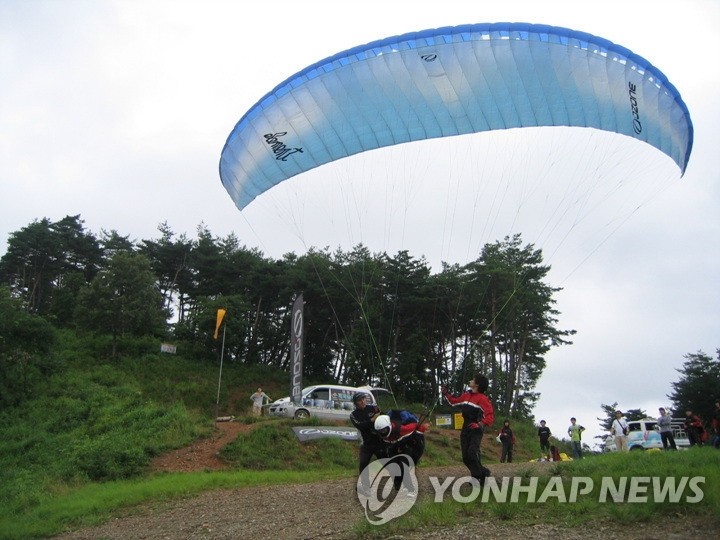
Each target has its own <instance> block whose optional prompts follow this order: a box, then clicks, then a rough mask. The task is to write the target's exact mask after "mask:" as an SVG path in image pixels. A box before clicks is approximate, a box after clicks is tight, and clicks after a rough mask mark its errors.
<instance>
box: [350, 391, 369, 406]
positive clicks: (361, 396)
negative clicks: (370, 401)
mask: <svg viewBox="0 0 720 540" xmlns="http://www.w3.org/2000/svg"><path fill="white" fill-rule="evenodd" d="M366 397H368V395H367V394H366V393H365V392H355V394H353V403H354V404H355V405H357V402H358V401H360V400H361V399H365V398H366Z"/></svg>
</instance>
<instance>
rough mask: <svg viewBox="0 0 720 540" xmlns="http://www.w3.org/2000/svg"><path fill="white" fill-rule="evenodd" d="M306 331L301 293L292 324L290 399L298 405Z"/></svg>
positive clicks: (293, 310)
mask: <svg viewBox="0 0 720 540" xmlns="http://www.w3.org/2000/svg"><path fill="white" fill-rule="evenodd" d="M304 333H305V320H304V317H303V295H302V293H300V295H298V297H297V298H296V299H295V303H294V304H293V308H292V321H291V326H290V401H292V402H293V403H295V404H298V405H299V404H300V398H301V393H302V371H303V339H304V337H305V336H304Z"/></svg>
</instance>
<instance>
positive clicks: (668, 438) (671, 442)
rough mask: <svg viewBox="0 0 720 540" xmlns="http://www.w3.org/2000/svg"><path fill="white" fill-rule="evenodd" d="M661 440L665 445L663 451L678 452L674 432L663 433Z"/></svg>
mask: <svg viewBox="0 0 720 540" xmlns="http://www.w3.org/2000/svg"><path fill="white" fill-rule="evenodd" d="M660 440H661V441H662V443H663V449H665V450H677V447H676V446H675V437H673V434H672V431H661V432H660Z"/></svg>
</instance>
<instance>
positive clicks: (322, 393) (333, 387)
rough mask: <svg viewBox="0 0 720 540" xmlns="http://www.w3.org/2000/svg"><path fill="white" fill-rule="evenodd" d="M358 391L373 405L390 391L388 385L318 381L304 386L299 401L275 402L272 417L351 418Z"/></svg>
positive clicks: (271, 409) (281, 400) (271, 408)
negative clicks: (386, 386) (371, 386)
mask: <svg viewBox="0 0 720 540" xmlns="http://www.w3.org/2000/svg"><path fill="white" fill-rule="evenodd" d="M358 392H362V393H364V394H367V396H368V401H367V403H369V404H377V399H378V396H380V395H385V394H389V392H388V391H387V390H385V389H384V388H370V387H369V386H361V387H353V386H340V385H337V384H318V385H314V386H308V387H306V388H303V390H302V392H301V394H300V396H301V397H300V402H299V403H293V402H291V401H290V398H289V397H284V398H282V399H278V400H277V401H274V402H272V403H271V404H270V409H269V411H270V416H280V417H284V418H296V419H303V418H309V417H310V416H315V417H317V418H322V419H324V420H348V419H349V418H350V413H351V412H352V411H353V409H354V408H355V405H354V404H353V396H354V395H355V394H356V393H358Z"/></svg>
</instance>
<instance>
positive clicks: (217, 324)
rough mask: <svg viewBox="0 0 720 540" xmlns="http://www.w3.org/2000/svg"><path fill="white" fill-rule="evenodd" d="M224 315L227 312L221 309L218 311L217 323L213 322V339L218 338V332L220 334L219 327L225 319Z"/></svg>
mask: <svg viewBox="0 0 720 540" xmlns="http://www.w3.org/2000/svg"><path fill="white" fill-rule="evenodd" d="M225 313H227V310H225V309H222V308H220V309H218V312H217V321H216V322H215V336H213V337H214V338H215V339H217V338H218V332H220V325H221V324H222V322H223V317H225Z"/></svg>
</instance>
